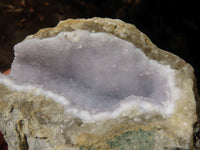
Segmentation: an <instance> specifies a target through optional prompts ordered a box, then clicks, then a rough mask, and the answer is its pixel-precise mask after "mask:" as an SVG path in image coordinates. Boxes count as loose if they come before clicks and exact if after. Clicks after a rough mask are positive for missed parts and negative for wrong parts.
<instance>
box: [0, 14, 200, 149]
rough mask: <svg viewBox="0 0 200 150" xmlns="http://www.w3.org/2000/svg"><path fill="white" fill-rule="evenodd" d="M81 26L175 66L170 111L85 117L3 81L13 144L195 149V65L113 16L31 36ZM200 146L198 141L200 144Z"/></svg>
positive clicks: (0, 100)
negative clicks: (166, 113) (167, 114)
mask: <svg viewBox="0 0 200 150" xmlns="http://www.w3.org/2000/svg"><path fill="white" fill-rule="evenodd" d="M77 29H83V30H88V31H91V32H106V33H111V34H113V35H115V36H117V37H118V38H120V39H123V40H126V41H129V42H132V43H133V44H134V45H136V46H137V47H138V48H140V49H141V50H142V51H143V52H144V53H145V55H146V56H147V57H149V58H151V59H153V60H156V61H158V62H159V63H160V64H163V65H170V67H171V68H172V69H174V70H176V83H175V84H176V86H177V87H178V88H180V89H181V91H182V96H181V97H180V99H179V100H177V101H176V102H175V108H174V109H175V110H174V112H173V114H171V115H170V117H163V116H162V115H160V114H159V113H148V112H147V113H142V114H140V113H138V114H137V113H133V114H131V113H130V114H129V113H127V114H121V115H120V116H119V117H117V118H114V119H110V120H101V121H96V122H89V123H86V122H84V121H82V120H81V119H80V118H76V117H73V116H72V115H70V114H68V113H65V108H64V106H63V105H61V104H59V103H57V102H55V101H54V100H52V99H50V98H46V97H45V96H44V95H37V96H36V95H34V94H33V93H32V92H22V91H15V90H11V89H10V88H9V87H6V86H5V84H3V83H1V82H0V130H1V131H2V133H4V136H5V139H6V141H7V142H8V145H9V149H10V150H16V149H20V150H28V149H29V150H76V149H77V150H78V149H79V150H112V149H113V150H122V149H123V150H132V149H134V150H164V149H165V150H168V149H171V150H174V149H176V148H177V149H195V143H197V140H198V139H196V138H195V137H194V138H193V135H196V132H198V128H194V127H193V125H194V124H195V126H198V125H197V124H198V123H197V121H198V112H197V110H198V103H199V101H198V93H197V88H196V82H195V76H194V73H193V68H192V67H191V66H190V65H189V64H188V63H186V62H185V61H184V60H182V59H180V58H179V57H177V56H175V55H173V54H171V53H169V52H166V51H163V50H161V49H159V48H158V47H156V46H155V45H154V44H153V43H152V42H151V41H150V40H149V38H148V37H147V36H146V35H144V34H143V33H141V32H140V31H139V30H138V29H137V28H136V27H135V26H134V25H131V24H126V23H124V22H122V21H120V20H113V19H101V18H92V19H76V20H73V19H69V20H66V21H62V22H60V23H59V24H58V26H57V27H55V28H47V29H42V30H40V31H39V32H38V33H36V34H35V35H31V36H28V37H27V38H26V39H32V38H40V39H43V38H47V37H52V36H55V35H57V34H58V33H60V32H62V31H74V30H77ZM196 146H198V143H197V144H196Z"/></svg>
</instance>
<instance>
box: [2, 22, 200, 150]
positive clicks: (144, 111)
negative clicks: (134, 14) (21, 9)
mask: <svg viewBox="0 0 200 150" xmlns="http://www.w3.org/2000/svg"><path fill="white" fill-rule="evenodd" d="M14 50H15V59H14V61H13V64H12V70H11V73H10V75H9V76H5V75H2V74H0V130H1V131H2V132H3V133H4V136H5V139H6V141H7V143H8V147H9V149H10V150H16V149H20V150H28V149H29V150H43V149H44V150H57V149H59V150H75V149H80V150H97V149H98V150H109V149H114V150H122V149H123V150H133V149H134V150H164V149H166V150H167V149H193V148H194V141H193V134H195V130H198V128H195V129H194V128H193V125H194V124H195V122H197V120H198V115H197V111H196V108H197V104H198V103H197V102H198V94H197V89H196V87H195V77H194V73H193V69H192V67H191V66H190V65H189V64H187V63H186V62H185V61H184V60H182V59H180V58H179V57H177V56H175V55H173V54H171V53H169V52H166V51H163V50H160V49H159V48H157V47H156V46H155V45H153V44H152V43H151V41H150V40H149V39H148V38H147V37H146V36H145V35H144V34H143V33H141V32H140V31H139V30H138V29H137V28H136V27H135V26H133V25H131V24H126V23H124V22H122V21H120V20H113V19H101V18H92V19H87V20H85V19H77V20H71V19H70V20H66V21H62V22H60V23H59V24H58V26H57V27H55V28H47V29H42V30H40V31H39V32H38V33H36V34H35V35H31V36H28V37H27V38H26V39H25V40H24V41H22V42H21V43H19V44H17V45H15V47H14ZM195 140H196V139H195Z"/></svg>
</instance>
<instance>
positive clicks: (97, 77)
mask: <svg viewBox="0 0 200 150" xmlns="http://www.w3.org/2000/svg"><path fill="white" fill-rule="evenodd" d="M14 49H15V59H14V62H13V64H12V71H11V74H10V76H11V77H12V78H13V79H14V80H15V81H16V82H17V83H20V84H32V85H36V86H40V87H43V88H44V89H47V90H51V91H53V92H55V93H58V94H60V95H63V96H65V97H66V99H68V100H70V101H71V102H72V103H73V104H75V105H76V106H77V107H83V108H84V109H86V110H90V111H92V112H97V111H98V112H103V111H109V110H112V109H113V108H114V107H115V106H116V105H117V104H119V102H123V100H125V99H126V98H127V97H129V96H131V95H134V96H138V97H141V100H142V101H148V102H151V103H155V104H156V105H162V103H163V102H164V101H168V100H169V99H170V93H169V86H168V75H167V74H168V72H167V71H166V70H167V69H168V68H167V67H166V66H162V65H161V64H158V63H157V62H156V61H153V60H150V59H149V58H148V57H146V56H145V54H144V53H143V52H142V51H141V50H140V49H138V48H136V47H135V46H134V45H133V44H132V43H130V42H128V41H125V40H122V39H119V38H117V37H115V36H114V35H111V34H107V33H92V32H88V31H84V30H77V31H73V32H61V33H59V34H58V35H57V36H55V37H51V38H45V39H29V40H24V41H23V42H21V43H19V44H17V45H16V46H15V47H14ZM133 100H134V99H133Z"/></svg>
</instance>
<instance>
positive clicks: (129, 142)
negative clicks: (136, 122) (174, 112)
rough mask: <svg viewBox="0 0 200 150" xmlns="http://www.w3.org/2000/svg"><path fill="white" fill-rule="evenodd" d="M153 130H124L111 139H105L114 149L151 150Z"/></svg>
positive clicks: (152, 147) (152, 146)
mask: <svg viewBox="0 0 200 150" xmlns="http://www.w3.org/2000/svg"><path fill="white" fill-rule="evenodd" d="M154 133H155V130H142V129H139V130H138V131H132V130H130V131H126V132H124V133H123V134H122V135H120V136H116V137H115V138H114V139H113V140H107V144H108V145H109V146H110V148H111V149H116V150H153V149H154V138H153V137H154Z"/></svg>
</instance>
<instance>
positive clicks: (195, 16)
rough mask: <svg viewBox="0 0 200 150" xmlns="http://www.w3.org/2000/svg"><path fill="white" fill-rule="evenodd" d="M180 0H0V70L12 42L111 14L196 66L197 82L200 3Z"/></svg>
mask: <svg viewBox="0 0 200 150" xmlns="http://www.w3.org/2000/svg"><path fill="white" fill-rule="evenodd" d="M197 2H198V1H197V0H196V1H181V0H162V1H161V0H59V1H58V0H0V71H1V72H2V71H5V70H7V69H8V68H10V65H11V63H12V61H13V57H14V54H13V46H14V44H16V43H18V42H20V41H22V40H23V39H24V38H25V37H26V36H27V35H29V34H33V33H35V32H37V31H38V30H39V29H41V28H45V27H53V26H55V25H56V24H57V23H58V22H59V21H60V20H64V19H68V18H90V17H95V16H98V17H110V18H119V19H121V20H123V21H125V22H128V23H132V24H135V25H136V26H137V27H138V28H139V29H140V30H141V31H142V32H144V33H145V34H147V36H149V37H150V39H151V40H152V41H153V43H155V44H156V45H157V46H158V47H160V48H162V49H164V50H167V51H170V52H173V53H174V54H176V55H178V56H180V57H181V58H183V59H184V60H186V62H188V63H190V64H191V65H192V66H193V67H194V69H195V74H196V76H197V79H198V85H200V84H199V83H200V82H199V79H200V78H199V76H200V67H199V65H200V58H199V54H198V50H199V43H200V41H199V40H200V38H199V27H200V17H199V14H200V13H199V4H198V3H197Z"/></svg>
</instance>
